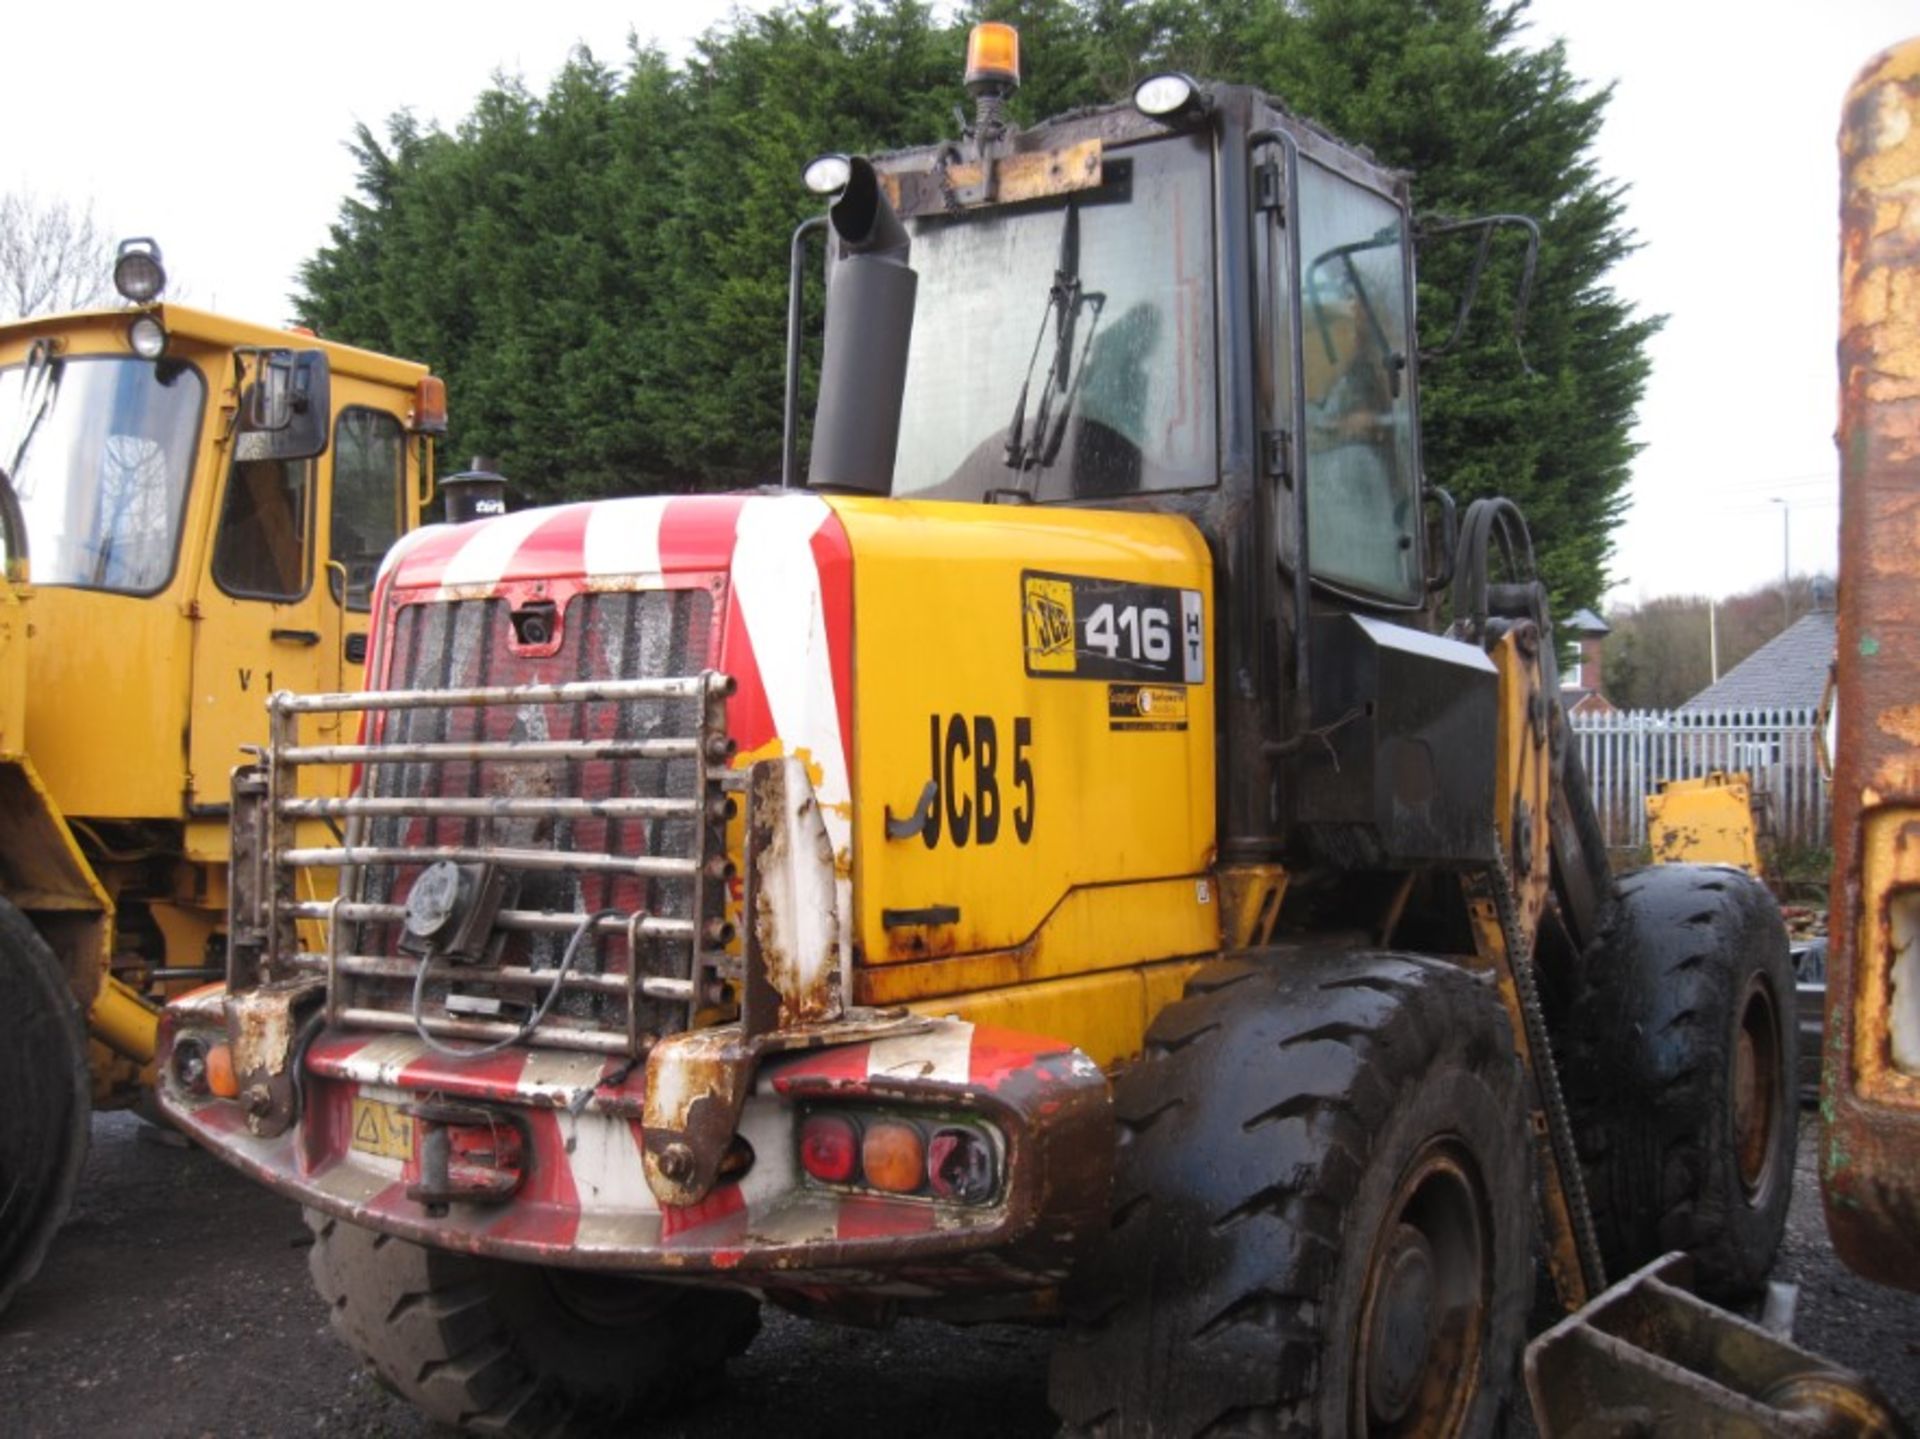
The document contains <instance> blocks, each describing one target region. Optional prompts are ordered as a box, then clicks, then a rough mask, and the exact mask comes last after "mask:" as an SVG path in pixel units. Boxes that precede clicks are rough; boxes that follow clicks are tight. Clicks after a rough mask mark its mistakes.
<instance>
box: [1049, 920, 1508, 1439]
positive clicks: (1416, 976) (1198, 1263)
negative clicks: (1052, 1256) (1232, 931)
mask: <svg viewBox="0 0 1920 1439" xmlns="http://www.w3.org/2000/svg"><path fill="white" fill-rule="evenodd" d="M1115 1107H1116V1113H1117V1118H1118V1121H1119V1130H1120V1155H1119V1163H1118V1168H1117V1174H1116V1179H1115V1192H1114V1196H1113V1206H1112V1212H1113V1219H1112V1228H1111V1231H1110V1233H1109V1234H1108V1235H1107V1236H1105V1239H1104V1242H1103V1243H1102V1245H1101V1246H1100V1247H1099V1249H1098V1251H1097V1253H1096V1254H1095V1255H1094V1256H1093V1257H1092V1258H1091V1259H1090V1261H1089V1262H1088V1263H1087V1264H1086V1265H1084V1266H1083V1267H1082V1268H1081V1269H1080V1270H1079V1271H1077V1272H1076V1275H1075V1278H1074V1281H1073V1283H1072V1285H1071V1286H1070V1289H1069V1294H1068V1311H1069V1312H1068V1318H1069V1324H1068V1327H1067V1330H1066V1332H1065V1334H1064V1335H1063V1336H1062V1338H1061V1340H1060V1342H1059V1343H1058V1345H1057V1347H1056V1349H1055V1354H1054V1361H1053V1370H1052V1375H1051V1399H1052V1403H1053V1406H1054V1409H1055V1411H1056V1412H1057V1413H1058V1414H1059V1416H1060V1417H1061V1419H1062V1421H1063V1422H1064V1423H1065V1425H1066V1432H1067V1433H1068V1434H1072V1435H1082V1436H1098V1439H1112V1436H1131V1435H1153V1436H1190V1435H1226V1434H1244V1433H1257V1434H1303V1435H1304V1434H1316V1435H1327V1436H1330V1439H1334V1437H1335V1436H1339V1435H1342V1434H1344V1433H1346V1432H1347V1428H1348V1426H1347V1406H1348V1403H1349V1396H1350V1394H1351V1392H1352V1389H1351V1383H1350V1379H1351V1375H1350V1370H1351V1361H1352V1357H1353V1355H1352V1349H1351V1337H1350V1336H1351V1335H1352V1334H1353V1333H1354V1331H1355V1329H1356V1327H1357V1323H1358V1314H1359V1306H1360V1303H1361V1300H1362V1294H1361V1290H1362V1289H1363V1287H1364V1282H1365V1278H1366V1273H1367V1268H1368V1264H1369V1259H1370V1255H1371V1253H1372V1249H1373V1245H1374V1241H1375V1237H1376V1236H1375V1234H1374V1232H1373V1229H1374V1228H1375V1227H1376V1226H1378V1225H1381V1224H1383V1223H1384V1219H1385V1210H1386V1208H1387V1205H1388V1201H1389V1200H1390V1198H1391V1194H1392V1191H1393V1189H1394V1187H1395V1185H1396V1184H1397V1183H1398V1181H1399V1178H1400V1175H1401V1173H1402V1171H1403V1169H1404V1167H1405V1166H1406V1165H1408V1164H1409V1163H1410V1162H1411V1160H1412V1157H1413V1156H1414V1155H1415V1154H1416V1153H1417V1152H1419V1151H1420V1149H1421V1148H1422V1146H1424V1145H1425V1144H1427V1143H1428V1142H1429V1141H1430V1140H1432V1139H1433V1138H1436V1137H1449V1138H1451V1139H1455V1140H1457V1141H1458V1142H1460V1143H1461V1144H1462V1145H1463V1146H1464V1147H1465V1148H1466V1150H1467V1151H1468V1152H1469V1153H1470V1154H1471V1155H1472V1157H1473V1159H1474V1161H1475V1162H1476V1164H1477V1165H1478V1167H1479V1171H1480V1178H1481V1180H1482V1181H1483V1184H1484V1191H1485V1198H1486V1205H1487V1209H1488V1212H1489V1213H1490V1215H1491V1216H1492V1235H1491V1243H1490V1246H1489V1263H1490V1266H1491V1290H1490V1302H1489V1305H1488V1308H1487V1310H1486V1320H1485V1324H1484V1329H1483V1334H1482V1344H1481V1351H1480V1361H1479V1362H1480V1366H1481V1369H1482V1373H1481V1374H1480V1379H1479V1386H1478V1393H1477V1395H1476V1397H1475V1398H1474V1400H1473V1401H1472V1404H1471V1407H1470V1409H1469V1411H1468V1413H1467V1416H1466V1422H1465V1424H1464V1425H1463V1428H1462V1432H1465V1433H1472V1434H1481V1433H1486V1432H1489V1431H1490V1430H1491V1429H1492V1428H1493V1426H1494V1425H1495V1423H1496V1422H1498V1420H1499V1417H1500V1416H1501V1415H1502V1413H1503V1412H1504V1408H1505V1404H1506V1396H1507V1393H1508V1391H1509V1389H1510V1387H1511V1385H1512V1382H1513V1378H1514V1369H1515V1365H1516V1361H1517V1357H1518V1352H1519V1346H1520V1342H1521V1340H1522V1338H1523V1326H1524V1321H1525V1306H1526V1303H1527V1298H1528V1295H1529V1294H1530V1293H1531V1273H1532V1263H1533V1261H1532V1238H1531V1236H1532V1209H1531V1199H1530V1192H1531V1191H1530V1183H1529V1172H1530V1171H1529V1165H1530V1149H1529V1145H1528V1141H1527V1133H1526V1127H1525V1115H1526V1110H1527V1105H1526V1100H1525V1094H1524V1090H1523V1087H1522V1076H1521V1073H1520V1068H1519V1064H1518V1061H1517V1059H1516V1057H1515V1052H1514V1045H1513V1038H1512V1033H1511V1030H1510V1027H1509V1025H1508V1022H1507V1017H1506V1014H1505V1011H1504V1010H1503V1009H1502V1007H1501V1005H1500V1003H1499V1000H1498V998H1497V996H1496V995H1495V994H1494V993H1493V992H1492V990H1491V987H1490V986H1489V985H1487V984H1485V983H1483V982H1481V981H1479V980H1477V979H1475V978H1474V977H1473V976H1471V975H1469V974H1467V973H1465V972H1464V971H1462V970H1460V969H1458V968H1456V967H1454V966H1452V965H1449V964H1445V963H1442V962H1439V961H1436V960H1431V959H1426V958H1422V957H1418V956H1410V955H1399V954H1362V955H1354V954H1351V953H1343V954H1322V953H1309V954H1304V955H1298V956H1286V957H1282V958H1278V959H1277V960H1275V961H1273V962H1267V961H1259V962H1255V961H1223V962H1221V963H1219V964H1215V965H1210V966H1208V967H1207V968H1205V969H1203V970H1201V971H1200V972H1199V973H1198V974H1197V975H1196V976H1195V978H1194V981H1193V982H1192V983H1191V984H1190V985H1189V986H1188V990H1187V996H1186V998H1184V999H1183V1000H1181V1001H1180V1002H1179V1003H1177V1004H1174V1005H1171V1006H1169V1007H1168V1008H1167V1009H1166V1010H1165V1011H1164V1012H1163V1013H1162V1014H1161V1015H1160V1016H1159V1017H1158V1018H1157V1019H1156V1020H1155V1022H1154V1024H1153V1026H1152V1028H1151V1029H1150V1030H1149V1032H1148V1035H1147V1046H1146V1053H1145V1055H1144V1056H1143V1058H1142V1060H1141V1062H1140V1063H1139V1064H1137V1065H1135V1066H1134V1067H1133V1068H1132V1069H1130V1070H1129V1071H1127V1072H1126V1073H1125V1074H1124V1075H1123V1076H1122V1077H1121V1078H1120V1080H1119V1081H1118V1083H1117V1085H1116V1088H1115Z"/></svg>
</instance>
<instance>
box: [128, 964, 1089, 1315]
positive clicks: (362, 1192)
mask: <svg viewBox="0 0 1920 1439" xmlns="http://www.w3.org/2000/svg"><path fill="white" fill-rule="evenodd" d="M217 1014H218V1000H217V996H208V997H207V999H206V1000H203V1001H201V1002H199V1003H193V1004H189V1005H177V1006H175V1008H174V1010H172V1011H170V1012H169V1015H168V1018H167V1021H166V1024H165V1026H164V1033H163V1037H162V1055H161V1065H160V1068H161V1075H162V1081H161V1085H160V1099H161V1105H162V1107H163V1108H164V1109H165V1110H166V1111H167V1113H168V1115H169V1116H170V1117H171V1118H172V1119H173V1120H174V1122H175V1123H176V1124H178V1125H179V1126H180V1127H181V1128H182V1129H183V1130H185V1131H186V1132H187V1133H188V1134H189V1135H191V1136H192V1137H193V1138H195V1139H196V1140H198V1141H199V1142H200V1143H201V1144H203V1145H205V1146H206V1147H207V1148H209V1149H211V1150H213V1151H214V1152H215V1153H216V1154H218V1155H219V1156H220V1157H221V1158H223V1159H225V1160H227V1161H228V1162H229V1163H231V1164H233V1165H235V1166H236V1167H238V1168H240V1169H241V1170H243V1171H245V1172H246V1173H248V1174H250V1175H252V1176H253V1177H254V1178H256V1179H258V1180H259V1181H260V1182H261V1183H263V1184H266V1185H267V1186H269V1187H270V1188H272V1189H274V1190H276V1191H278V1192H279V1193H281V1194H285V1195H287V1196H288V1197H290V1198H292V1199H295V1200H297V1201H299V1202H300V1203H301V1204H304V1205H308V1206H310V1207H312V1208H315V1209H319V1210H322V1211H324V1212H326V1213H329V1214H333V1215H336V1216H338V1217H339V1218H342V1219H345V1220H347V1221H349V1222H351V1223H354V1224H359V1225H362V1226H365V1227H367V1228H371V1229H377V1230H380V1231H382V1232H385V1233H388V1234H393V1235H396V1236H399V1237H402V1238H405V1239H410V1240H414V1241H416V1242H418V1243H422V1244H430V1245H437V1246H440V1247H443V1248H449V1249H459V1250H465V1251H470V1252H474V1253H480V1254H489V1255H495V1256H498V1257H500V1258H504V1259H513V1260H519V1261H524V1262H529V1263H538V1264H554V1265H564V1266H569V1267H576V1268H589V1269H600V1270H609V1271H627V1272H634V1273H651V1274H659V1275H681V1276H686V1277H689V1278H691V1277H695V1276H710V1277H715V1278H720V1277H725V1278H728V1279H730V1280H732V1281H733V1282H736V1283H747V1284H752V1285H754V1286H756V1287H763V1288H770V1287H779V1286H783V1285H785V1286H792V1287H795V1288H809V1287H828V1288H847V1287H858V1288H863V1289H868V1290H874V1291H878V1292H883V1293H887V1292H890V1293H896V1294H924V1293H927V1292H929V1291H935V1292H948V1291H951V1290H954V1289H957V1288H967V1289H972V1290H976V1291H978V1290H982V1289H986V1290H1009V1289H1031V1288H1036V1287H1045V1286H1050V1285H1052V1284H1055V1283H1057V1282H1059V1280H1060V1279H1062V1278H1063V1277H1064V1276H1065V1274H1066V1272H1067V1270H1068V1268H1069V1267H1070V1266H1071V1265H1072V1263H1073V1261H1074V1258H1075V1256H1076V1254H1077V1252H1078V1250H1079V1247H1080V1246H1081V1244H1082V1243H1083V1242H1084V1241H1085V1240H1086V1238H1088V1237H1089V1236H1091V1235H1093V1234H1094V1233H1096V1232H1097V1230H1098V1228H1099V1227H1100V1226H1101V1225H1103V1224H1104V1220H1105V1215H1106V1207H1107V1201H1108V1189H1109V1185H1110V1179H1111V1164H1112V1152H1113V1123H1112V1116H1111V1109H1110V1103H1109V1098H1108V1089H1107V1082H1106V1078H1105V1076H1104V1075H1103V1074H1102V1073H1101V1072H1100V1070H1099V1068H1098V1066H1096V1065H1095V1064H1094V1063H1093V1062H1092V1061H1091V1060H1090V1059H1088V1058H1087V1057H1086V1056H1085V1055H1084V1054H1082V1053H1081V1052H1080V1051H1078V1050H1076V1049H1074V1048H1072V1047H1071V1046H1069V1045H1067V1044H1065V1043H1064V1042H1061V1041H1057V1040H1049V1039H1045V1038H1039V1037H1035V1036H1031V1035H1022V1034H1015V1033H1011V1032H1008V1031H1001V1030H989V1029H985V1028H976V1027H975V1026H973V1025H970V1024H965V1023H962V1022H960V1021H956V1020H942V1021H939V1022H937V1023H935V1024H934V1025H933V1026H932V1027H931V1028H929V1029H926V1030H924V1031H922V1032H920V1033H915V1034H909V1035H904V1036H900V1037H897V1038H889V1039H882V1040H875V1041H870V1042H865V1043H855V1044H844V1045H839V1046H835V1047H830V1048H822V1049H814V1050H807V1051H802V1052H797V1053H787V1054H778V1055H774V1056H771V1057H769V1058H768V1059H767V1060H765V1061H764V1062H763V1063H762V1064H761V1066H760V1068H759V1070H758V1071H757V1072H756V1074H755V1076H754V1082H753V1087H752V1090H751V1092H750V1094H749V1097H748V1099H747V1101H746V1104H745V1107H744V1110H743V1112H742V1115H741V1121H740V1125H739V1128H738V1133H739V1135H740V1137H741V1138H742V1139H744V1140H745V1141H746V1143H747V1145H748V1146H750V1147H751V1152H752V1155H753V1160H752V1163H751V1166H750V1167H749V1168H748V1169H747V1170H746V1172H745V1174H744V1175H742V1176H741V1177H739V1178H738V1179H737V1180H733V1181H729V1182H723V1183H722V1184H720V1185H718V1186H717V1187H716V1188H715V1189H714V1190H713V1192H712V1193H711V1194H709V1195H708V1196H707V1198H706V1199H705V1200H703V1201H702V1202H701V1203H699V1204H696V1205H692V1206H688V1207H685V1208H674V1207H663V1206H662V1205H660V1204H659V1203H658V1201H657V1200H656V1199H655V1197H654V1195H653V1193H652V1190H651V1189H650V1188H649V1186H648V1183H647V1180H646V1177H645V1174H644V1170H643V1166H642V1154H643V1152H644V1126H643V1123H642V1114H643V1110H644V1103H645V1071H644V1067H640V1066H631V1065H628V1064H627V1063H626V1062H625V1061H622V1060H609V1059H602V1058H600V1057H598V1056H593V1055H585V1054H573V1053H564V1052H558V1051H552V1050H528V1049H521V1050H514V1051H510V1052H508V1053H505V1054H501V1055H497V1056H493V1057H491V1058H486V1059H479V1060H455V1059H448V1058H445V1057H442V1056H440V1055H437V1054H434V1053H433V1052H432V1051H430V1050H429V1049H427V1047H426V1046H425V1045H423V1044H421V1043H420V1041H419V1040H418V1039H417V1038H415V1037H414V1036H411V1035H405V1036H401V1035H381V1036H377V1037H375V1036H367V1035H364V1034H354V1033H343V1032H339V1031H326V1032H322V1033H321V1034H320V1035H319V1036H318V1037H317V1038H316V1039H315V1040H314V1041H313V1042H312V1043H311V1044H310V1045H309V1046H308V1048H307V1050H306V1052H305V1055H304V1059H303V1061H302V1062H301V1065H300V1085H299V1111H298V1112H299V1118H298V1122H296V1123H295V1124H294V1125H293V1126H292V1127H291V1128H290V1129H288V1130H286V1132H284V1133H282V1134H279V1135H277V1136H274V1137H270V1138H262V1137H259V1136H257V1135H255V1134H254V1133H252V1132H251V1131H250V1130H249V1127H248V1123H247V1116H246V1111H245V1110H244V1109H243V1107H242V1105H241V1104H240V1103H239V1102H238V1101H235V1100H226V1099H219V1098H214V1097H211V1096H207V1095H202V1094H195V1093H191V1092H189V1091H187V1090H186V1089H184V1088H183V1087H182V1085H181V1084H180V1082H179V1079H178V1077H177V1076H176V1075H175V1074H174V1073H173V1066H172V1065H171V1064H170V1063H169V1062H168V1060H169V1057H170V1055H171V1051H172V1048H173V1045H174V1043H175V1042H176V1040H177V1039H178V1038H179V1037H180V1036H181V1035H183V1034H185V1033H188V1032H198V1033H201V1034H202V1036H203V1038H207V1039H213V1038H215V1037H217V1035H216V1034H215V1033H210V1031H213V1030H214V1027H215V1025H216V1024H220V1023H221V1021H220V1020H218V1019H216V1015H217ZM428 1100H431V1101H434V1102H436V1103H454V1104H469V1105H478V1106H482V1107H484V1108H487V1109H489V1110H497V1111H498V1112H500V1113H502V1114H504V1115H506V1116H508V1117H510V1118H512V1119H513V1121H514V1123H515V1124H516V1125H517V1127H518V1128H519V1130H520V1132H521V1133H522V1135H523V1136H524V1137H525V1141H526V1142H525V1150H524V1164H523V1166H522V1170H523V1177H522V1180H521V1182H520V1185H519V1188H518V1190H517V1191H516V1192H515V1193H514V1195H513V1197H512V1198H510V1199H508V1200H505V1201H503V1202H498V1203H487V1204H480V1203H463V1202H455V1203H452V1204H450V1205H447V1206H444V1209H445V1212H444V1213H439V1214H435V1213H433V1212H431V1208H432V1207H431V1206H428V1205H426V1204H423V1203H421V1202H418V1201H416V1200H414V1199H411V1198H409V1197H408V1196H407V1193H406V1190H407V1187H408V1186H407V1180H406V1174H407V1169H408V1162H407V1161H406V1160H404V1159H402V1158H401V1157H399V1152H400V1150H401V1149H403V1148H404V1147H405V1145H406V1144H407V1143H411V1140H410V1139H404V1140H400V1141H395V1140H394V1139H393V1138H392V1136H391V1135H390V1134H389V1135H387V1136H385V1139H386V1143H385V1145H384V1147H385V1148H386V1149H387V1151H388V1152H387V1153H379V1152H373V1151H375V1150H377V1149H379V1148H381V1147H383V1146H382V1143H381V1140H382V1138H383V1136H382V1135H381V1134H380V1133H379V1132H378V1118H379V1115H380V1114H382V1113H384V1114H391V1113H394V1112H397V1111H398V1108H399V1106H402V1105H406V1104H417V1103H421V1102H425V1101H428ZM367 1101H374V1102H375V1104H376V1106H379V1105H384V1106H390V1108H388V1109H386V1110H377V1108H376V1112H375V1113H373V1114H372V1115H370V1113H369V1105H368V1104H367V1103H366V1102H367ZM834 1105H858V1106H859V1107H860V1108H861V1109H862V1110H863V1111H865V1112H867V1113H872V1112H873V1111H874V1110H875V1109H881V1110H884V1111H887V1112H890V1113H895V1114H899V1115H903V1116H906V1117H921V1118H928V1119H931V1118H945V1119H953V1118H956V1117H962V1116H964V1117H966V1118H969V1119H973V1120H977V1121H980V1122H983V1123H984V1124H985V1125H986V1126H988V1127H989V1128H990V1130H991V1131H992V1132H994V1133H996V1134H997V1135H998V1137H999V1139H1000V1140H1001V1141H1002V1143H1001V1155H1002V1179H1001V1182H1000V1185H999V1187H998V1191H997V1194H996V1196H995V1197H994V1198H993V1199H992V1200H990V1201H989V1202H987V1203H983V1204H960V1203H949V1202H942V1201H939V1200H936V1199H932V1198H924V1197H917V1196H906V1197H894V1196H882V1195H879V1194H873V1193H859V1192H854V1191H852V1190H850V1189H846V1188H840V1187H828V1186H824V1185H821V1184H819V1183H817V1182H816V1181H814V1180H812V1179H810V1178H809V1177H807V1176H806V1175H805V1174H804V1173H803V1172H802V1171H801V1170H800V1168H799V1164H798V1159H797V1143H796V1135H797V1129H798V1121H799V1117H800V1115H801V1113H802V1112H803V1111H804V1110H805V1109H807V1108H809V1107H815V1106H834ZM370 1122H371V1123H373V1124H374V1125H375V1128H374V1129H373V1130H371V1131H367V1132H363V1133H361V1134H360V1135H359V1140H360V1143H359V1144H358V1145H356V1142H355V1139H356V1135H355V1128H356V1124H358V1125H359V1126H360V1127H361V1128H362V1129H363V1130H365V1128H366V1126H367V1125H368V1124H369V1123H370ZM415 1177H416V1178H417V1168H416V1170H415Z"/></svg>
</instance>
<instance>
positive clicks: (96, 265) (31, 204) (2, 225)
mask: <svg viewBox="0 0 1920 1439" xmlns="http://www.w3.org/2000/svg"><path fill="white" fill-rule="evenodd" d="M112 272H113V245H112V243H111V242H110V241H109V240H108V239H107V238H106V236H104V235H103V234H101V232H100V230H99V227H98V226H97V225H96V224H95V223H94V218H93V205H92V203H91V202H88V203H87V204H86V205H85V206H82V207H79V208H76V207H74V206H72V205H70V204H68V203H67V202H66V201H65V200H48V201H45V202H42V201H41V200H39V199H38V198H37V197H35V196H34V195H32V194H30V193H25V192H17V193H16V192H11V191H10V192H8V193H6V194H0V318H3V317H7V316H26V315H39V314H45V313H48V312H51V311H57V310H81V309H86V308H88V307H89V306H93V305H100V304H105V303H107V302H108V301H109V300H111V299H112V297H113V273H112Z"/></svg>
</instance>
